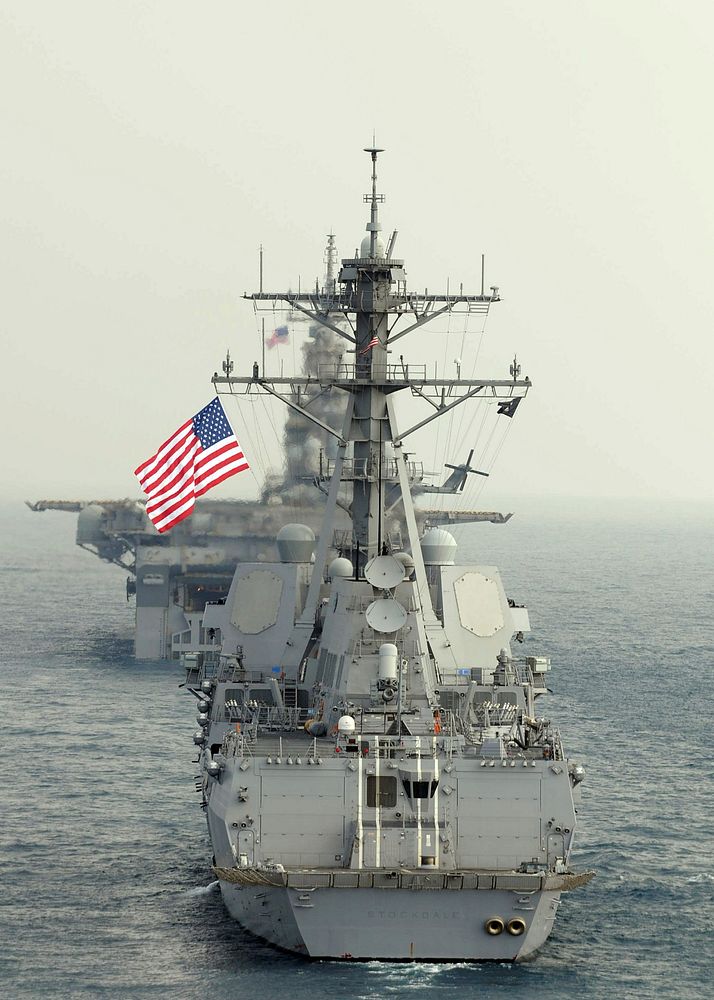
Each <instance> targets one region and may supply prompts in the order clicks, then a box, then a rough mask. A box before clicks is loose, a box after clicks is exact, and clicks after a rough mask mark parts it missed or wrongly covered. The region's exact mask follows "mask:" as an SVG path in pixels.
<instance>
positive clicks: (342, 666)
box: [184, 147, 593, 961]
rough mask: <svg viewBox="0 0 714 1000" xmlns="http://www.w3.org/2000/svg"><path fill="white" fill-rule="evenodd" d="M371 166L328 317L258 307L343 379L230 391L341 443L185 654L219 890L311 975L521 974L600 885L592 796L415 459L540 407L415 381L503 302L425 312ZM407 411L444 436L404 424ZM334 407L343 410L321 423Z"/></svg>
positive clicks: (506, 382) (325, 374)
mask: <svg viewBox="0 0 714 1000" xmlns="http://www.w3.org/2000/svg"><path fill="white" fill-rule="evenodd" d="M367 152H368V153H369V155H370V157H371V161H372V186H371V192H370V193H369V194H368V195H366V196H365V201H366V202H367V204H368V206H369V221H368V223H367V235H366V236H365V238H364V239H363V241H362V244H361V247H360V248H359V249H358V251H357V252H356V253H355V255H354V257H351V258H348V259H344V260H342V266H341V268H340V270H339V273H338V274H337V275H336V276H335V277H334V280H333V281H332V282H331V283H328V282H326V284H325V286H323V288H322V289H317V288H316V289H315V291H314V292H308V293H303V292H297V293H294V292H284V293H271V292H264V291H263V290H262V288H261V290H260V291H259V292H256V293H254V294H252V295H251V296H248V297H249V298H251V299H252V300H253V302H254V303H256V305H257V306H258V307H259V306H260V305H261V304H263V303H265V304H269V306H270V308H275V307H276V305H280V306H282V307H284V308H286V309H288V310H291V311H294V310H298V311H299V312H300V313H301V314H303V315H305V316H306V317H307V318H308V319H309V321H310V322H311V323H312V324H314V325H315V327H316V328H325V329H327V330H329V331H330V332H331V334H332V335H333V336H334V337H336V338H339V339H340V340H341V341H346V342H347V343H346V344H343V347H342V350H341V352H340V353H339V356H334V357H330V358H328V359H327V360H326V361H323V362H321V363H319V364H318V365H317V367H316V368H315V369H314V370H311V371H307V372H305V373H304V374H303V375H302V376H288V377H282V376H281V377H270V376H268V375H267V374H266V372H265V370H264V369H263V370H261V367H260V365H259V364H258V363H256V364H255V365H254V366H253V370H252V373H249V374H246V375H245V376H237V375H233V364H232V362H231V361H230V359H229V358H227V359H226V361H225V362H224V365H223V374H222V375H219V374H216V375H214V378H213V382H214V385H215V387H216V390H217V391H218V392H219V393H228V392H230V393H232V394H234V395H237V396H238V397H240V395H241V394H250V393H267V394H268V395H270V396H273V397H277V398H279V399H281V400H283V401H284V402H285V403H286V405H287V406H288V407H289V409H290V411H291V413H294V414H297V415H299V417H300V419H301V420H304V421H306V422H307V423H312V424H314V425H315V426H316V427H317V428H318V429H319V433H321V434H323V435H325V436H326V438H327V439H329V441H331V447H330V448H329V449H327V450H326V452H325V455H326V457H325V461H324V466H323V468H322V470H321V475H320V477H319V482H318V486H320V487H321V488H322V489H323V492H325V493H326V495H327V496H326V502H325V505H324V510H323V511H322V519H321V523H320V524H319V525H317V526H316V525H314V524H312V523H309V522H307V521H305V522H298V521H290V522H286V520H285V514H286V512H287V509H284V510H282V515H283V519H282V522H281V524H280V527H279V528H278V530H277V531H276V532H275V535H274V538H275V545H274V547H273V549H272V553H271V554H269V555H267V556H266V554H265V552H263V553H262V554H261V558H260V559H257V558H253V559H251V558H250V555H248V557H244V558H242V559H241V560H240V561H239V562H238V563H237V565H234V567H233V574H232V579H231V580H230V583H229V585H227V586H226V588H225V593H223V594H221V595H220V596H218V597H217V598H216V599H215V600H208V601H207V602H206V603H205V605H204V607H203V609H202V612H201V623H200V627H201V629H202V630H203V632H204V634H205V636H210V648H208V649H204V648H201V649H198V648H196V649H193V651H190V652H189V653H188V655H185V654H184V661H185V663H186V667H187V687H188V689H189V690H190V691H191V693H192V694H193V695H194V696H195V698H196V699H197V710H198V715H197V720H198V729H197V730H196V732H195V734H194V737H193V739H194V743H195V744H196V746H197V747H198V751H199V758H198V759H199V761H200V765H201V777H200V783H199V790H200V792H201V797H202V806H203V808H204V810H205V813H206V819H207V823H208V830H209V835H210V840H211V844H212V849H213V871H214V873H215V875H216V877H217V879H218V880H219V883H220V889H221V893H222V896H223V900H224V902H225V905H226V907H227V908H228V910H229V912H230V913H231V914H232V916H233V917H234V918H235V919H236V920H237V921H239V922H240V924H241V925H242V926H243V927H245V928H246V929H247V930H249V931H250V932H252V933H253V934H255V935H257V936H259V937H260V938H262V939H264V940H265V941H267V942H270V943H271V944H273V945H275V946H277V947H279V948H282V949H286V950H288V951H290V952H293V953H297V954H300V955H304V956H309V957H312V958H321V959H345V960H367V959H383V960H402V961H424V960H431V961H487V960H495V961H520V960H522V959H524V958H527V957H528V956H530V955H533V954H534V953H535V952H536V951H537V950H538V949H539V948H541V947H542V945H543V944H544V942H545V941H546V939H547V938H548V935H549V934H550V932H551V930H552V927H553V922H554V920H555V916H556V912H557V909H558V905H559V901H560V897H561V894H562V893H563V892H565V891H568V890H571V889H575V888H577V887H579V886H582V885H584V884H586V883H587V882H588V881H589V880H590V879H591V878H592V875H593V873H592V872H580V873H578V872H575V871H573V870H572V869H571V865H570V856H571V848H572V843H573V834H574V831H575V826H576V804H577V802H578V799H579V793H580V783H581V781H582V779H583V775H584V772H583V768H582V767H581V766H580V765H578V764H576V763H575V762H574V761H571V760H568V758H567V757H566V755H565V750H564V748H563V744H562V742H561V737H560V734H559V732H558V730H557V729H556V728H555V727H554V726H553V725H551V724H550V723H549V722H548V720H547V719H545V718H543V717H542V716H540V715H539V714H538V713H537V711H536V704H535V703H536V699H538V698H540V697H541V696H542V695H544V694H546V691H547V687H546V682H547V677H548V673H549V669H550V662H549V660H548V658H547V657H540V656H519V655H516V653H515V651H514V648H513V647H512V642H513V640H514V639H515V638H522V635H523V633H525V632H527V631H529V628H530V626H529V618H528V611H527V609H526V608H525V607H523V606H517V605H516V604H515V602H514V601H513V600H510V599H509V598H508V597H507V595H506V592H505V590H504V587H503V584H502V582H501V578H500V575H499V572H498V570H497V569H496V568H495V567H493V566H484V565H460V564H458V562H457V544H456V542H455V540H454V537H453V536H452V535H451V534H450V532H448V531H447V530H446V529H445V527H443V526H436V525H431V526H430V525H429V523H428V521H427V519H426V518H425V517H424V514H423V512H421V513H420V512H419V510H418V508H416V507H415V503H414V496H415V494H417V493H418V492H419V489H418V487H419V484H420V483H421V482H422V472H421V471H420V469H419V467H418V466H417V465H416V463H415V462H414V461H413V460H411V458H410V456H409V455H407V453H406V452H405V439H408V438H409V436H410V435H411V434H412V433H414V432H415V431H416V430H418V429H420V428H421V427H424V426H426V425H427V424H428V423H430V422H431V421H435V420H437V419H439V418H440V417H442V416H443V415H444V414H446V413H448V412H450V411H452V410H453V409H454V408H456V407H458V406H470V405H472V404H477V403H478V404H480V405H492V406H493V405H495V406H497V407H499V412H500V413H505V414H506V415H509V416H512V414H513V413H514V412H515V409H516V407H517V406H518V403H519V401H520V400H521V399H522V397H523V396H524V395H525V394H526V393H527V392H528V390H529V388H530V385H531V383H530V381H529V379H527V378H521V377H520V370H519V368H518V365H517V364H516V363H515V362H514V365H513V366H512V368H511V372H510V375H511V377H510V378H508V379H500V380H499V379H486V378H478V379H476V380H473V379H462V378H461V377H460V373H458V376H457V377H456V378H449V379H447V378H438V377H434V378H430V377H428V375H427V372H426V368H425V366H420V365H418V364H414V363H410V361H409V360H408V359H407V358H406V357H405V356H404V355H399V356H398V360H397V357H396V355H395V352H394V350H393V348H394V345H395V344H396V343H397V342H398V341H399V340H401V338H403V337H405V336H407V335H408V334H409V333H410V332H411V331H413V330H415V329H417V328H418V327H421V326H422V325H423V324H425V323H427V322H428V321H430V320H431V319H433V318H435V317H436V316H438V315H440V314H443V313H445V312H446V311H458V310H465V311H487V310H488V308H489V307H490V306H491V304H492V303H493V302H495V301H497V300H498V289H496V288H491V289H490V294H489V293H485V292H484V289H483V288H482V289H481V292H480V294H475V295H470V294H465V293H464V292H463V291H462V290H460V291H459V292H458V294H447V295H443V296H439V295H431V296H430V295H428V294H426V293H425V294H424V295H413V294H411V293H410V292H409V291H408V290H407V280H406V272H405V269H404V262H403V261H402V260H399V259H396V258H395V257H394V236H392V238H391V239H390V240H389V243H388V245H386V246H385V243H384V242H383V240H382V237H381V235H380V234H381V226H380V221H379V207H380V204H381V203H382V202H383V200H384V198H383V195H381V194H380V193H379V192H378V188H377V158H378V154H379V153H380V152H382V151H381V150H379V149H377V148H374V147H372V148H370V149H368V150H367ZM400 392H401V393H409V394H411V395H413V396H416V397H418V398H419V399H420V400H421V401H422V402H423V403H424V405H425V408H426V411H427V412H426V416H425V417H424V418H423V419H421V420H419V421H417V422H416V423H413V424H411V425H409V426H404V425H403V424H400V421H399V419H398V412H397V408H396V405H395V399H396V397H397V394H398V393H400ZM318 398H320V399H324V398H332V399H337V398H338V399H339V400H341V403H340V405H339V406H338V407H335V408H334V409H333V411H332V414H331V417H326V416H325V415H324V413H323V415H322V416H318V411H317V410H316V409H315V407H314V404H315V401H316V400H317V399H318ZM323 417H324V419H323ZM336 417H338V418H339V419H335V418H336ZM469 462H470V459H469V461H467V462H466V466H457V467H456V469H455V471H454V475H456V477H457V478H456V479H455V480H453V481H452V482H451V483H450V485H449V487H448V490H447V491H451V489H452V488H456V490H457V491H458V487H459V482H460V481H461V480H460V477H465V476H466V475H467V474H468V473H469V472H474V471H476V470H472V469H471V468H470V466H469ZM445 485H446V484H445ZM437 489H438V488H437ZM294 509H295V508H290V511H291V512H292V511H293V510H294ZM471 513H474V512H471ZM483 517H484V518H486V517H489V515H483ZM467 519H478V518H476V517H473V518H467ZM489 519H497V515H493V516H492V517H491V518H489ZM425 522H426V523H425ZM443 523H444V521H443V520H442V522H441V524H442V525H443ZM189 640H190V636H189ZM189 645H190V643H189Z"/></svg>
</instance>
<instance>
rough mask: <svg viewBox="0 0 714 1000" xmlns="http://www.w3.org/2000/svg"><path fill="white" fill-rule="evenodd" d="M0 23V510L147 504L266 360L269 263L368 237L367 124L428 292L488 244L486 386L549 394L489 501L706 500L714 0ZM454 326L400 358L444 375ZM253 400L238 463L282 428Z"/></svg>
mask: <svg viewBox="0 0 714 1000" xmlns="http://www.w3.org/2000/svg"><path fill="white" fill-rule="evenodd" d="M0 28H1V30H0V66H1V67H2V94H1V96H0V101H2V106H3V114H2V121H3V129H2V131H3V143H2V145H3V154H2V158H1V159H0V171H1V172H2V183H1V186H0V192H1V193H0V205H1V209H0V218H1V220H2V226H1V230H0V246H1V248H2V259H3V282H2V286H3V292H2V343H3V359H4V360H5V361H6V360H7V359H8V358H9V365H8V364H7V363H5V364H4V365H3V374H4V378H3V393H2V397H3V411H4V424H5V427H6V446H5V447H6V457H5V462H4V466H5V473H4V475H3V477H2V486H1V491H2V493H1V495H2V496H4V497H6V498H31V499H37V498H40V497H44V498H50V497H51V498H84V499H91V498H110V497H121V496H127V495H138V488H137V485H136V483H135V480H134V477H133V475H132V470H133V468H134V467H135V466H136V465H137V464H138V463H139V462H140V461H142V460H143V459H144V458H146V457H148V455H149V454H150V453H151V452H152V451H153V450H154V448H155V447H156V446H158V444H159V443H160V442H161V440H163V438H164V437H166V436H168V435H169V434H170V433H171V432H172V431H173V430H174V429H175V428H176V427H177V426H178V424H179V423H180V422H182V421H183V420H185V419H186V418H187V417H189V416H190V415H191V414H193V413H194V412H196V410H198V409H199V408H200V407H201V406H203V405H204V404H205V403H207V402H208V401H209V399H210V398H211V396H212V390H211V386H210V376H211V374H212V372H213V371H214V370H215V369H216V368H218V367H219V366H220V362H221V359H222V357H223V356H224V353H225V349H226V347H227V346H229V345H230V348H231V353H232V355H233V356H234V358H235V360H236V369H237V370H238V369H243V371H244V372H245V373H246V374H247V373H249V370H250V366H251V363H252V362H253V360H254V359H255V357H256V355H257V353H258V329H257V326H256V320H255V317H254V315H253V310H252V306H251V305H250V304H249V303H246V302H243V301H242V300H241V298H240V294H241V293H242V292H243V291H245V290H252V289H253V288H254V287H255V286H256V284H257V277H258V245H259V244H260V243H261V242H262V243H263V244H264V245H265V275H266V277H265V285H266V287H268V288H286V287H288V286H292V287H296V286H297V282H298V277H299V276H301V279H302V281H303V282H304V283H306V284H309V283H313V282H314V280H315V277H316V276H317V275H319V274H321V272H322V254H323V248H324V243H325V234H326V233H327V232H329V231H330V230H331V229H333V228H334V232H335V233H336V234H337V237H338V245H339V249H340V255H341V256H348V255H349V254H351V252H352V251H353V249H354V247H355V246H357V245H358V244H359V242H360V240H361V238H362V236H363V235H364V224H365V222H366V208H365V206H364V205H363V204H362V195H363V193H364V192H366V191H367V190H368V187H369V163H368V158H367V156H366V155H365V154H364V153H363V152H361V150H362V147H363V146H365V145H368V144H369V142H370V140H371V135H372V129H373V128H374V129H376V134H377V139H378V144H379V145H382V146H385V147H386V150H387V152H386V153H385V154H384V156H383V157H382V158H381V163H380V187H381V188H382V190H383V191H384V192H385V193H386V196H387V200H386V203H385V205H384V208H383V211H382V219H383V223H384V227H385V230H387V231H389V230H391V229H392V228H397V229H398V230H399V240H398V245H397V256H399V257H404V258H405V260H406V266H407V272H408V275H409V279H410V285H411V286H412V287H413V288H414V289H416V290H419V289H423V288H424V287H425V286H428V287H429V290H430V291H434V292H436V291H443V290H445V286H446V281H447V278H450V280H451V287H452V288H454V287H455V286H456V285H457V284H458V283H459V282H461V281H463V282H464V284H465V286H466V287H470V288H472V289H473V290H478V286H479V284H480V254H481V252H485V253H486V255H487V279H488V281H487V283H488V284H491V283H496V284H498V285H499V286H500V288H501V294H502V296H503V302H502V303H500V304H499V305H498V306H497V307H495V308H494V309H493V311H492V314H491V317H490V319H489V322H488V326H487V334H486V338H485V341H484V345H483V348H482V351H481V354H480V356H479V365H478V369H477V371H478V373H479V374H481V375H490V376H491V377H502V376H505V375H506V373H507V368H508V364H509V362H510V360H511V358H512V356H513V353H514V351H517V352H518V356H519V360H520V361H521V362H522V364H523V372H524V374H528V375H530V377H531V378H532V380H533V382H534V389H533V391H532V392H531V394H530V395H529V397H528V399H527V401H526V402H525V403H524V404H523V406H521V408H520V410H519V412H518V414H517V416H516V418H515V419H514V420H513V422H512V427H510V429H509V434H508V438H507V441H506V443H505V446H504V448H503V450H502V451H501V454H500V457H499V461H498V463H497V465H496V467H495V469H494V473H493V477H492V479H491V480H489V482H488V484H487V485H486V487H485V489H484V492H483V494H482V496H481V502H482V504H483V505H485V506H489V505H490V503H489V501H491V500H493V502H494V504H495V502H496V500H497V499H498V496H499V495H501V494H508V495H511V496H513V495H518V494H519V493H523V494H527V493H539V494H560V495H563V494H566V495H575V496H617V495H623V496H634V497H663V498H667V497H685V498H686V497H700V498H701V497H705V498H712V497H714V468H713V463H712V456H711V453H712V444H711V441H712V433H711V428H712V418H711V415H710V408H711V405H712V403H711V393H710V391H709V383H710V379H711V376H712V371H713V370H714V348H713V347H712V340H713V338H712V315H713V312H714V309H713V306H714V280H713V278H712V270H713V268H712V264H713V261H712V238H713V236H714V211H713V209H714V197H713V195H712V186H713V183H714V181H713V179H714V152H713V151H714V146H713V143H712V111H711V102H712V94H714V53H713V52H712V37H714V14H713V13H712V6H711V4H710V3H705V2H701V3H699V2H686V0H685V2H681V0H680V2H673V0H667V2H656V0H650V2H644V0H628V2H626V3H623V2H622V0H619V2H613V0H598V2H588V0H586V2H573V0H567V2H549V0H541V2H539V3H535V2H526V0H522V2H519V3H516V2H494V0H489V2H482V0H470V2H449V0H442V2H441V3H439V4H436V3H433V2H428V3H427V2H412V3H406V2H394V0H390V2H388V3H387V2H385V3H370V2H364V0H363V2H361V3H359V4H352V5H349V4H344V3H343V4H339V3H334V2H333V3H325V2H322V0H318V2H310V0H306V2H303V3H299V4H298V3H293V2H285V0H279V2H278V0H274V2H271V0H265V2H263V3H260V4H246V3H238V2H225V0H213V2H211V3H202V4H197V3H189V2H184V0H165V2H159V0H136V2H134V0H115V2H109V0H85V2H80V0H62V2H58V0H53V2H49V0H44V2H41V0H22V2H19V0H18V2H10V0H0ZM269 322H270V321H269ZM459 322H461V321H458V322H457V321H456V320H452V325H451V327H450V329H449V328H448V325H447V324H446V323H445V322H441V323H440V321H438V320H437V321H436V323H435V324H434V326H433V328H431V327H427V328H425V330H424V331H422V332H420V333H419V335H418V336H415V337H414V338H405V339H404V340H402V341H400V344H399V346H400V350H403V352H404V354H405V355H406V357H407V360H410V361H411V362H412V363H424V362H428V363H429V365H430V366H432V365H433V363H434V361H435V360H436V361H438V364H439V367H440V370H443V362H444V359H446V362H447V370H448V371H449V372H450V373H451V372H453V371H454V367H453V364H452V362H453V359H454V357H456V356H457V355H459V354H461V348H460V338H461V335H462V329H463V327H462V326H460V325H459ZM275 325H277V322H276V324H275ZM303 331H304V328H302V329H301V328H300V327H297V326H296V327H295V330H294V331H293V335H292V336H293V341H294V342H297V343H299V338H300V337H301V336H302V335H303ZM447 335H448V336H449V340H448V343H447V342H446V338H447ZM477 340H478V337H477V336H476V331H475V330H474V335H473V337H472V339H471V341H467V343H468V344H471V345H472V346H467V347H466V348H465V350H464V353H463V359H464V365H465V370H464V373H465V374H467V373H468V371H467V370H466V369H467V368H468V366H469V364H470V361H469V359H470V358H471V357H472V352H473V345H474V344H475V343H476V341H477ZM273 353H274V354H275V353H277V352H273ZM271 363H276V362H275V360H274V359H273V358H272V356H271ZM284 363H285V367H286V371H289V370H291V369H292V365H293V350H292V348H290V349H285V350H284ZM467 405H468V404H467ZM244 409H245V412H241V410H239V408H238V407H234V408H231V409H230V410H229V415H230V417H231V419H232V421H233V423H234V426H235V428H236V432H237V434H238V436H239V438H241V440H242V441H243V443H244V445H245V448H246V451H247V452H248V457H249V459H251V458H252V457H255V456H254V455H251V449H253V448H254V445H255V447H257V444H256V442H257V440H258V437H257V431H256V421H257V420H260V419H262V420H265V414H266V413H270V412H272V413H273V415H274V417H275V418H276V419H277V415H278V411H277V409H275V408H273V409H272V410H271V409H270V408H269V409H268V410H266V411H262V412H263V416H262V417H260V414H259V413H258V411H257V410H256V408H255V407H251V406H250V405H248V406H247V407H246V406H244ZM425 412H426V411H425ZM501 419H502V420H504V419H505V418H501ZM8 432H9V433H8ZM262 434H263V438H264V440H266V441H268V442H270V441H272V442H275V441H276V438H275V436H274V435H272V430H271V431H270V432H269V431H268V430H267V429H266V428H265V427H263V428H262ZM271 435H272V436H271ZM431 441H432V438H431V437H430V436H424V437H423V438H422V439H421V440H420V441H419V442H413V443H421V444H422V447H423V449H424V458H425V460H426V463H427V465H429V464H430V463H431V462H432V445H431ZM470 443H471V442H470V441H469V440H468V435H465V436H464V440H463V442H459V444H462V445H463V446H464V447H466V446H468V445H469V444H470ZM8 450H9V455H8V454H7V452H8ZM443 457H445V458H446V459H447V460H452V461H453V460H457V459H460V458H462V457H464V456H462V455H458V454H451V455H446V456H443ZM266 460H267V461H268V463H270V462H271V461H272V463H273V464H278V462H279V457H278V452H277V446H275V452H274V454H273V455H268V456H267V459H266V456H265V455H263V454H261V455H260V461H256V463H255V464H256V472H259V470H260V468H262V467H263V465H264V464H265V463H266ZM259 478H260V476H259V475H258V479H259ZM255 488H256V479H255V478H253V477H252V476H251V475H250V474H244V475H242V476H239V477H237V478H236V479H234V480H232V481H231V482H229V483H228V484H225V485H224V486H223V487H222V488H221V490H220V494H218V491H217V494H218V495H224V496H234V495H242V496H246V495H250V494H251V492H253V491H254V490H255Z"/></svg>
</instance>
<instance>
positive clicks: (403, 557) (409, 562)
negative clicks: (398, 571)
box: [394, 552, 414, 580]
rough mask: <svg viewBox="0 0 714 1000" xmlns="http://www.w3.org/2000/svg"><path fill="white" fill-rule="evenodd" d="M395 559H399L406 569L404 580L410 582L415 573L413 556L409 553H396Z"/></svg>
mask: <svg viewBox="0 0 714 1000" xmlns="http://www.w3.org/2000/svg"><path fill="white" fill-rule="evenodd" d="M394 558H395V559H398V560H399V562H400V563H401V564H402V566H403V567H404V578H405V579H406V580H408V579H409V577H410V576H411V575H412V573H413V572H414V560H413V559H412V557H411V555H410V554H409V553H408V552H395V553H394Z"/></svg>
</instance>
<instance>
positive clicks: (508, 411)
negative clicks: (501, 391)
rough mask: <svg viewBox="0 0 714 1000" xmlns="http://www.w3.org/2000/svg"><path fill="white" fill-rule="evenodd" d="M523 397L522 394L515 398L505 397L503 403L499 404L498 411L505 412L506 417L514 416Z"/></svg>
mask: <svg viewBox="0 0 714 1000" xmlns="http://www.w3.org/2000/svg"><path fill="white" fill-rule="evenodd" d="M522 399H523V397H522V396H515V397H514V398H513V399H504V400H503V402H502V403H499V404H498V412H499V413H500V414H503V416H504V417H512V416H513V414H514V413H515V412H516V410H517V409H518V404H519V403H520V401H521V400H522Z"/></svg>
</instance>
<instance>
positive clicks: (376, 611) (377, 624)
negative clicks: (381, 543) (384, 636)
mask: <svg viewBox="0 0 714 1000" xmlns="http://www.w3.org/2000/svg"><path fill="white" fill-rule="evenodd" d="M380 558H384V557H380ZM364 616H365V618H366V619H367V624H368V625H369V627H370V628H373V629H374V631H375V632H396V631H398V630H399V629H400V628H403V627H404V626H405V625H406V623H407V613H406V611H405V610H404V608H403V607H402V605H401V604H400V603H399V601H395V600H394V599H393V598H391V597H387V598H384V599H382V600H380V601H372V603H371V604H370V606H369V607H368V608H367V610H366V611H365V613H364Z"/></svg>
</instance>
